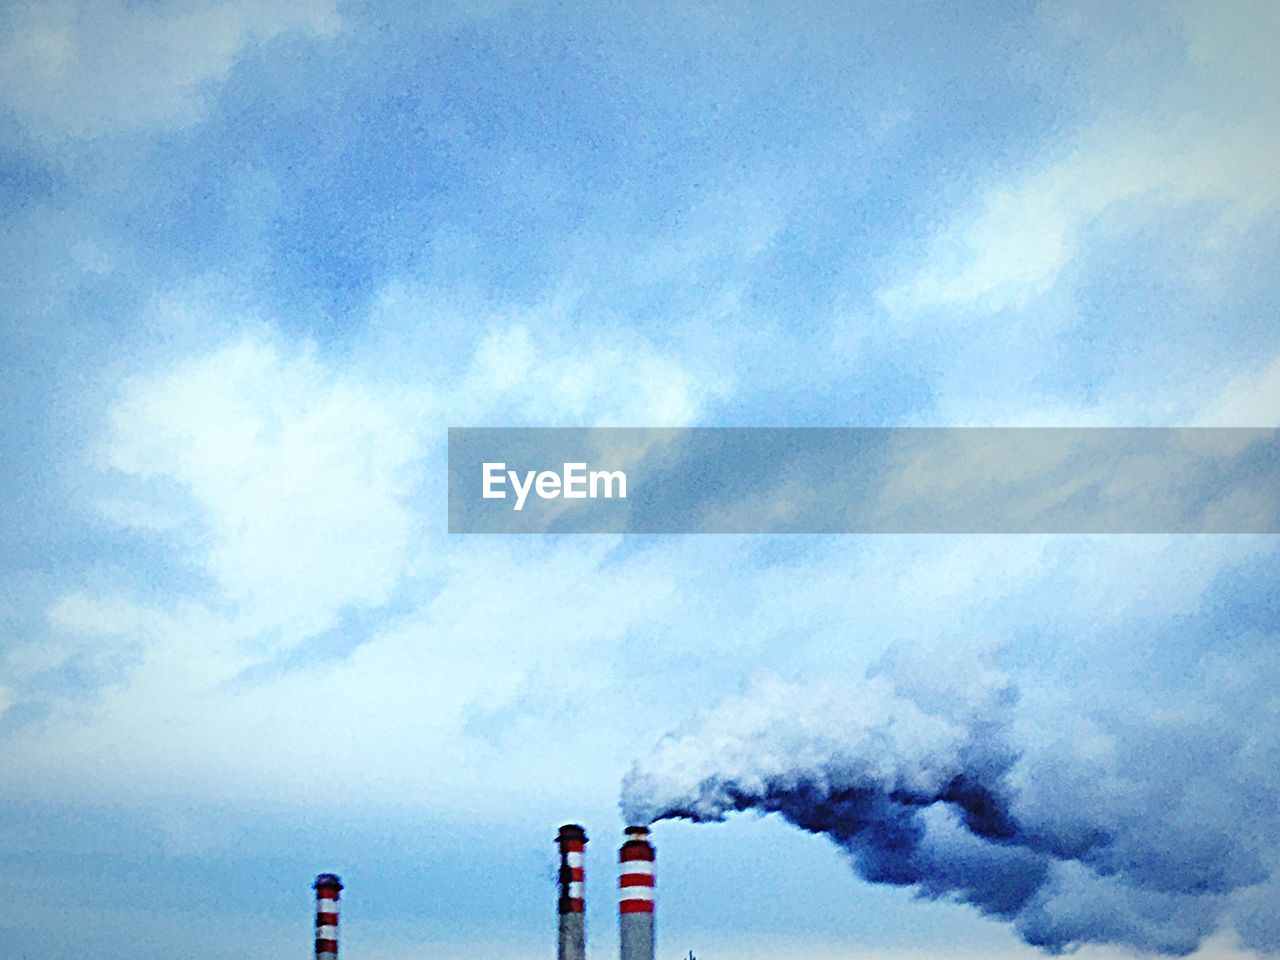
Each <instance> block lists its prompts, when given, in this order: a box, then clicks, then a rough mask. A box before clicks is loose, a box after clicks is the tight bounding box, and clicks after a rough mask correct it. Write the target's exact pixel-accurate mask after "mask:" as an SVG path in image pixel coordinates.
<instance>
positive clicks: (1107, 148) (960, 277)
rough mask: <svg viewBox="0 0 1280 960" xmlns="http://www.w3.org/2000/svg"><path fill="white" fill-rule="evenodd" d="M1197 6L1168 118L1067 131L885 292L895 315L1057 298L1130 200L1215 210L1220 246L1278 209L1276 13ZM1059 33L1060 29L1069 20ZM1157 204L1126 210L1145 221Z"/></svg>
mask: <svg viewBox="0 0 1280 960" xmlns="http://www.w3.org/2000/svg"><path fill="white" fill-rule="evenodd" d="M1246 6H1248V5H1242V4H1235V5H1231V6H1229V7H1227V8H1226V9H1223V8H1221V7H1214V8H1213V9H1212V10H1208V9H1206V8H1204V7H1203V5H1195V4H1191V5H1186V6H1185V7H1184V8H1183V10H1182V11H1181V15H1180V16H1177V17H1176V18H1175V22H1174V24H1173V26H1174V27H1175V28H1177V29H1180V30H1181V32H1182V35H1183V38H1184V41H1185V44H1186V47H1187V50H1188V53H1189V58H1190V62H1189V64H1188V65H1187V66H1186V67H1185V69H1184V70H1183V71H1182V72H1181V73H1180V74H1178V75H1177V76H1174V77H1171V78H1169V79H1168V82H1167V89H1168V93H1167V94H1166V97H1165V102H1164V103H1163V104H1162V105H1161V106H1160V108H1159V109H1156V110H1152V109H1150V107H1149V105H1147V104H1145V103H1142V102H1141V100H1140V98H1139V99H1137V102H1136V103H1131V102H1127V101H1126V97H1125V95H1124V94H1123V93H1122V94H1120V96H1119V97H1118V98H1117V97H1115V96H1114V91H1112V94H1113V96H1112V97H1111V99H1112V100H1113V101H1115V102H1114V105H1113V106H1111V107H1109V108H1108V109H1107V110H1106V111H1105V112H1104V113H1103V114H1102V115H1100V116H1099V117H1098V118H1097V119H1095V120H1093V121H1091V122H1090V123H1088V124H1086V125H1085V126H1083V127H1081V128H1078V129H1074V130H1071V131H1069V132H1068V133H1067V134H1065V135H1064V136H1063V137H1062V138H1061V139H1059V140H1058V141H1057V142H1056V143H1055V144H1052V145H1050V146H1049V147H1047V148H1046V149H1045V150H1044V151H1043V152H1042V154H1041V156H1040V158H1039V159H1038V160H1037V161H1036V162H1034V163H1032V164H1030V165H1029V166H1027V167H1025V168H1023V169H1020V170H1015V171H1012V172H1010V173H1009V174H1008V175H1007V177H1006V179H1004V180H1003V181H1000V182H994V183H991V184H990V185H989V186H987V187H986V188H985V189H984V190H982V191H981V192H979V193H978V194H977V195H976V196H975V197H974V198H973V200H972V202H971V203H970V204H969V205H968V206H967V207H966V208H964V209H961V210H959V211H956V212H954V213H953V214H952V215H950V216H948V217H946V218H944V220H943V222H942V225H941V227H940V228H939V229H938V230H937V231H936V232H935V233H934V234H933V235H932V236H931V237H930V238H929V239H928V241H927V243H926V245H925V250H924V253H923V256H922V257H921V258H920V260H919V262H918V263H917V264H916V265H914V266H913V267H911V268H909V269H908V270H907V271H906V275H905V276H904V277H903V278H902V279H900V280H899V281H897V282H895V283H893V284H891V285H889V286H888V287H886V288H884V289H882V290H881V291H880V292H879V294H878V299H879V302H880V304H881V305H882V306H883V307H884V308H885V309H886V310H888V311H889V312H890V313H891V314H894V315H899V316H901V315H908V316H909V315H911V314H912V313H915V312H916V311H920V310H927V309H931V308H936V307H964V306H976V307H978V308H979V309H982V310H989V311H995V310H999V309H1001V308H1004V307H1007V306H1021V305H1024V304H1025V303H1026V302H1027V301H1028V300H1030V299H1031V298H1032V297H1035V296H1037V295H1039V294H1041V293H1044V292H1045V291H1046V290H1048V289H1050V288H1051V287H1052V286H1053V285H1054V284H1055V283H1056V282H1057V280H1058V278H1059V275H1060V274H1061V272H1062V271H1063V270H1064V268H1066V267H1067V265H1068V264H1069V263H1070V262H1071V261H1072V260H1073V258H1074V257H1075V256H1076V254H1077V253H1078V252H1079V250H1080V249H1081V245H1082V244H1083V243H1084V238H1085V234H1086V232H1087V231H1088V230H1089V229H1090V227H1091V226H1092V225H1093V224H1095V223H1096V222H1097V221H1098V219H1099V218H1100V217H1101V216H1102V215H1103V214H1104V212H1107V211H1109V210H1111V209H1114V208H1115V207H1116V206H1117V205H1118V204H1121V203H1124V202H1129V201H1143V202H1144V203H1147V204H1149V205H1155V206H1168V205H1173V206H1187V205H1191V204H1206V205H1208V206H1209V207H1210V208H1212V209H1213V210H1214V211H1215V218H1214V220H1213V222H1212V224H1211V225H1210V226H1209V227H1208V228H1206V231H1205V233H1204V235H1203V237H1202V241H1203V242H1204V243H1206V244H1208V245H1210V246H1212V245H1213V244H1215V243H1217V242H1219V241H1220V240H1222V239H1223V238H1224V237H1226V236H1230V235H1231V234H1232V233H1238V232H1239V231H1243V230H1246V229H1248V228H1249V227H1250V226H1251V225H1252V224H1254V223H1255V222H1257V220H1258V218H1260V217H1262V216H1264V215H1266V214H1268V213H1269V212H1270V211H1272V210H1274V208H1275V205H1276V203H1277V201H1278V200H1280V179H1278V178H1277V177H1276V176H1275V175H1274V158H1275V157H1276V156H1277V155H1280V110H1278V109H1277V107H1276V104H1275V98H1274V95H1273V91H1274V89H1275V87H1276V85H1277V83H1280V76H1278V75H1277V73H1278V71H1277V70H1276V68H1275V61H1274V57H1272V56H1271V55H1270V53H1269V50H1268V44H1266V43H1262V42H1260V41H1259V38H1260V37H1270V38H1272V39H1274V38H1275V37H1276V36H1277V34H1280V24H1277V22H1276V21H1277V17H1276V13H1275V9H1274V6H1266V5H1256V6H1252V7H1249V9H1245V8H1246ZM1057 26H1058V28H1061V25H1060V24H1058V25H1057ZM1149 211H1150V206H1148V207H1147V208H1145V210H1144V208H1142V207H1139V208H1137V209H1136V210H1135V211H1133V212H1130V213H1127V214H1126V217H1127V218H1129V219H1130V220H1131V221H1136V222H1139V223H1140V222H1142V220H1143V219H1144V218H1145V217H1146V216H1148V215H1149Z"/></svg>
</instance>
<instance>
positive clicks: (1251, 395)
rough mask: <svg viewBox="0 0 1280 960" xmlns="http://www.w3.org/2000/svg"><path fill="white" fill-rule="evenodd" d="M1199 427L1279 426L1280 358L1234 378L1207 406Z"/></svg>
mask: <svg viewBox="0 0 1280 960" xmlns="http://www.w3.org/2000/svg"><path fill="white" fill-rule="evenodd" d="M1200 426H1205V427H1276V426H1280V358H1276V359H1275V360H1273V361H1272V362H1271V364H1270V365H1269V366H1265V367H1262V368H1260V369H1253V370H1246V371H1244V372H1242V373H1240V374H1238V375H1236V376H1235V377H1234V378H1233V379H1232V380H1231V381H1230V382H1229V383H1227V385H1226V386H1225V387H1224V388H1223V389H1222V392H1221V393H1220V394H1218V396H1217V397H1216V398H1214V399H1212V400H1211V401H1210V402H1209V403H1208V404H1207V405H1206V409H1205V410H1204V412H1203V413H1202V415H1201V417H1200Z"/></svg>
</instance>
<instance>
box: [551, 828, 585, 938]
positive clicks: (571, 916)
mask: <svg viewBox="0 0 1280 960" xmlns="http://www.w3.org/2000/svg"><path fill="white" fill-rule="evenodd" d="M556 841H557V842H558V843H559V844H560V943H559V947H558V949H557V951H556V957H557V958H558V960H586V957H587V922H586V914H585V913H583V908H584V907H585V905H586V897H585V891H584V890H583V877H584V874H583V855H584V854H585V853H586V850H587V832H586V831H585V830H583V829H582V827H580V826H578V825H577V824H576V823H567V824H565V825H564V826H563V827H561V828H560V835H559V836H558V837H556Z"/></svg>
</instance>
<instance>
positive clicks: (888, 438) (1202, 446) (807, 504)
mask: <svg viewBox="0 0 1280 960" xmlns="http://www.w3.org/2000/svg"><path fill="white" fill-rule="evenodd" d="M486 492H487V493H488V496H485V494H486ZM449 532H450V533H642V534H653V533H1276V532H1280V431H1277V430H1274V429H1243V428H1242V429H1236V428H1186V429H1163V428H1115V429H1112V428H1065V429H1058V428H1039V427H1035V428H1032V427H1026V428H985V427H982V428H909V427H904V428H719V427H696V428H688V429H669V428H653V429H649V428H631V427H625V428H624V427H618V428H612V427H602V428H470V427H466V428H453V429H450V430H449Z"/></svg>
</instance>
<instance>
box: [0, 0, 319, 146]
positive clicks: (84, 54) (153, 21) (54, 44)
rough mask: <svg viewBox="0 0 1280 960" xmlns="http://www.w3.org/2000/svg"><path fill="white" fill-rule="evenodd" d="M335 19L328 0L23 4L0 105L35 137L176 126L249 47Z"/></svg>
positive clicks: (2, 55)
mask: <svg viewBox="0 0 1280 960" xmlns="http://www.w3.org/2000/svg"><path fill="white" fill-rule="evenodd" d="M339 26H340V21H339V18H338V15H337V12H336V5H335V3H334V2H333V0H303V2H300V3H277V2H267V3H244V2H239V0H232V2H223V3H215V4H195V3H186V2H166V3H156V4H128V3H124V2H122V0H107V2H101V3H98V2H89V0H56V2H53V3H25V4H21V5H18V6H16V7H14V8H13V9H11V10H10V12H9V17H8V30H7V35H6V36H5V37H4V40H3V45H2V46H0V90H3V91H4V92H3V93H2V94H0V102H2V103H3V104H4V105H5V106H6V107H7V108H8V109H9V110H10V111H12V112H13V113H14V114H15V115H16V116H17V117H18V119H19V120H20V121H21V122H22V124H23V126H24V127H25V129H26V130H27V132H28V133H29V134H30V135H31V136H32V137H34V138H35V139H37V140H41V141H50V142H57V141H60V140H63V139H68V138H69V139H89V138H93V137H99V136H103V135H108V134H117V133H131V132H135V131H142V130H151V129H165V128H181V127H185V126H188V125H190V124H192V123H195V122H197V121H199V120H200V119H201V117H202V116H203V114H204V110H205V108H206V105H207V99H208V96H209V93H210V91H211V90H212V89H213V88H214V87H215V86H216V85H217V84H219V83H221V82H223V81H225V80H226V79H227V77H228V76H229V75H230V74H231V71H232V69H233V68H234V66H235V63H236V61H237V59H239V57H240V56H241V55H242V54H243V53H244V52H245V51H246V50H247V49H248V48H249V47H250V46H251V45H253V44H265V43H269V42H271V41H272V40H275V39H277V38H279V37H281V36H284V35H286V34H291V33H296V34H302V35H310V36H315V37H327V36H332V35H333V34H334V33H335V32H336V31H337V30H338V29H339Z"/></svg>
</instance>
